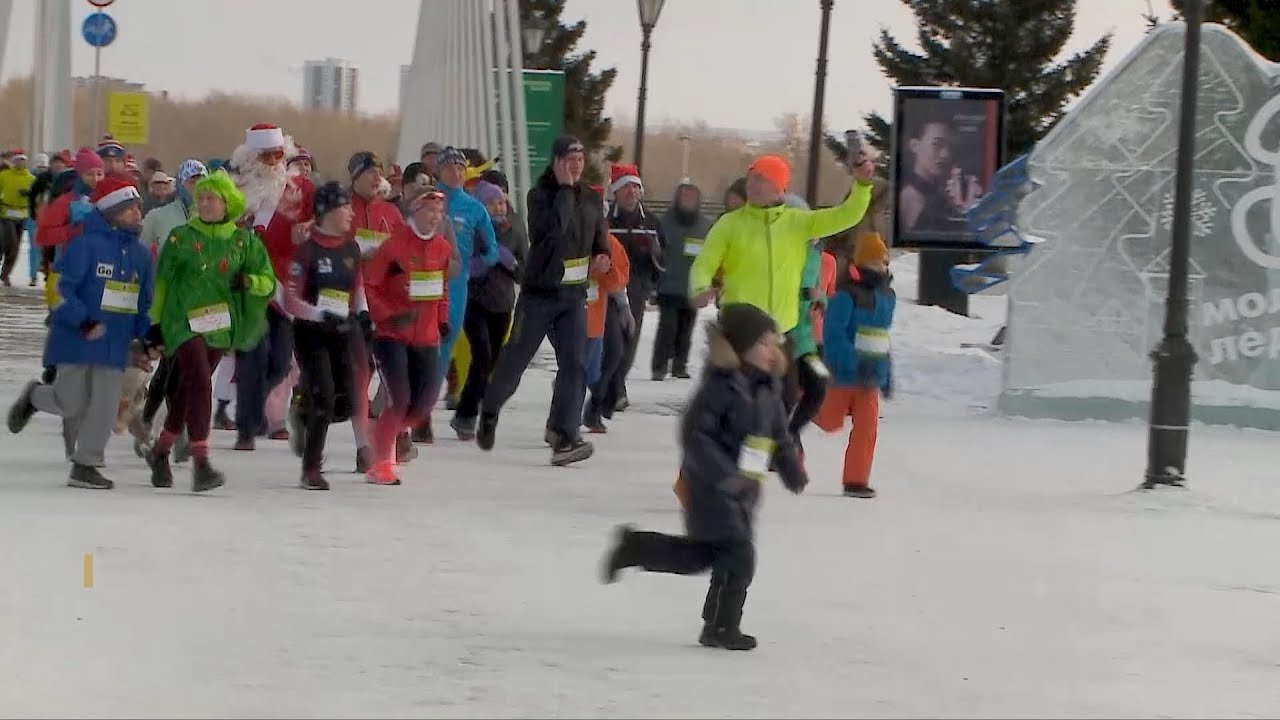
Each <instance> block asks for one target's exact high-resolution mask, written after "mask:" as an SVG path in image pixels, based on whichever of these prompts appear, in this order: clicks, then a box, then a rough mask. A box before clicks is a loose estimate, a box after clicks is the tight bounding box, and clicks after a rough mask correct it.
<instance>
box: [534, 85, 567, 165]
mask: <svg viewBox="0 0 1280 720" xmlns="http://www.w3.org/2000/svg"><path fill="white" fill-rule="evenodd" d="M524 112H525V126H526V127H527V128H528V131H529V176H530V177H531V178H533V179H534V180H535V181H536V180H537V178H538V176H539V175H541V174H542V171H543V170H545V169H546V168H547V165H549V164H551V143H553V142H555V139H556V138H557V137H559V136H560V132H561V130H562V129H563V128H564V72H563V71H560V70H525V71H524Z"/></svg>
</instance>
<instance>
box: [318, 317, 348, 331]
mask: <svg viewBox="0 0 1280 720" xmlns="http://www.w3.org/2000/svg"><path fill="white" fill-rule="evenodd" d="M320 324H321V325H322V326H323V327H324V329H325V331H326V332H334V333H344V332H346V331H348V330H350V329H351V322H350V321H349V320H347V319H346V318H344V317H342V316H340V315H334V314H333V313H331V312H326V313H324V314H323V315H322V316H321V318H320Z"/></svg>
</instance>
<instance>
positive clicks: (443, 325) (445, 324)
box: [440, 320, 453, 341]
mask: <svg viewBox="0 0 1280 720" xmlns="http://www.w3.org/2000/svg"><path fill="white" fill-rule="evenodd" d="M452 331H453V328H451V327H449V321H448V320H441V321H440V340H441V341H444V340H448V339H449V333H450V332H452Z"/></svg>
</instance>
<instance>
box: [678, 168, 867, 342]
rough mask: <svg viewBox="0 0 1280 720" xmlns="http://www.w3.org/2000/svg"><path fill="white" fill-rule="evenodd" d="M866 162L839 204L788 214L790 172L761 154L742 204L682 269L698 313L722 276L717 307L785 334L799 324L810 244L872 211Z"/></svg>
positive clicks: (790, 210)
mask: <svg viewBox="0 0 1280 720" xmlns="http://www.w3.org/2000/svg"><path fill="white" fill-rule="evenodd" d="M874 173H875V163H874V162H873V161H872V158H870V157H866V156H863V158H862V161H861V162H860V163H859V164H858V165H856V166H855V167H854V168H853V177H854V184H853V189H852V190H851V191H850V192H849V196H848V197H847V198H845V201H844V202H843V203H841V204H839V205H837V206H835V207H830V208H824V209H822V210H804V209H801V208H792V207H787V206H786V205H784V204H783V195H784V193H785V192H786V190H787V186H788V185H789V184H790V182H791V167H790V166H789V165H788V164H787V161H786V160H784V159H783V158H781V157H779V156H777V155H764V156H761V157H760V158H757V159H756V161H755V162H753V163H752V164H751V168H750V170H748V172H747V204H746V205H744V206H742V207H740V208H738V209H737V210H734V211H732V212H728V213H725V214H724V215H723V216H721V217H720V219H719V220H718V221H716V224H715V225H714V226H712V228H711V232H709V233H707V238H706V241H705V242H704V243H703V245H702V248H701V250H700V251H699V253H698V258H697V259H696V260H694V262H693V267H692V268H690V270H689V296H690V297H691V298H693V300H694V304H695V305H697V306H698V307H705V306H706V305H707V303H709V302H711V300H712V298H713V297H714V296H715V292H716V291H715V290H714V289H713V288H712V287H711V280H712V279H713V278H714V277H715V275H716V271H718V270H720V269H723V270H724V287H723V289H722V290H721V291H720V292H721V294H720V302H721V304H722V305H730V304H734V303H747V304H749V305H754V306H756V307H758V308H760V309H761V310H764V311H765V312H767V313H769V315H771V316H772V317H773V319H774V322H776V323H777V324H778V331H779V332H780V333H786V332H787V331H789V330H791V328H793V327H795V326H796V324H797V323H798V322H799V320H800V276H801V273H802V272H803V271H804V265H805V261H806V259H807V258H808V254H809V244H810V242H812V240H813V239H814V238H824V237H828V236H830V235H835V234H836V233H840V232H843V231H845V230H847V229H849V228H851V227H853V226H854V225H857V224H858V222H859V221H861V220H862V216H863V215H865V214H866V212H867V208H868V207H869V206H870V204H871V178H872V177H873V175H874Z"/></svg>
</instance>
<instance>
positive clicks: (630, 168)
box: [609, 165, 644, 193]
mask: <svg viewBox="0 0 1280 720" xmlns="http://www.w3.org/2000/svg"><path fill="white" fill-rule="evenodd" d="M609 179H610V181H611V182H610V183H609V190H610V191H612V192H615V193H616V192H618V191H619V190H621V189H622V188H624V187H626V186H627V185H630V184H632V183H634V184H635V185H637V186H638V187H639V188H640V192H644V183H643V182H642V181H641V180H640V169H639V168H637V167H636V166H635V165H610V166H609Z"/></svg>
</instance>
